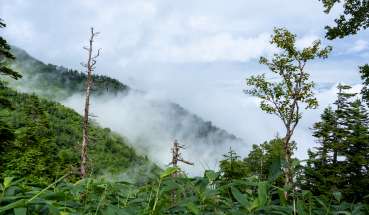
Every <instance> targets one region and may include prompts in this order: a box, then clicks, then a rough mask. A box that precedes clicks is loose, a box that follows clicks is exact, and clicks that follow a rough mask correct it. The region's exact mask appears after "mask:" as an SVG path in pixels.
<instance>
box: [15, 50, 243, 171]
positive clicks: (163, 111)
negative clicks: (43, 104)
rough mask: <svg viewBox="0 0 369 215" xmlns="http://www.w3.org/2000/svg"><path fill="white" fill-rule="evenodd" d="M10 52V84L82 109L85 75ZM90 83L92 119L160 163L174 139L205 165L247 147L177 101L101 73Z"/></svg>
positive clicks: (165, 156) (26, 55)
mask: <svg viewBox="0 0 369 215" xmlns="http://www.w3.org/2000/svg"><path fill="white" fill-rule="evenodd" d="M12 51H13V53H14V54H15V56H16V60H15V61H14V62H13V64H12V66H13V68H14V69H16V70H17V71H19V72H20V73H22V75H23V76H24V78H22V79H21V80H19V81H16V82H11V83H10V84H11V86H13V87H15V88H16V89H18V90H21V91H23V92H32V93H35V94H37V95H39V96H42V97H44V98H48V99H52V100H55V101H60V102H61V103H63V104H65V105H67V106H69V107H72V108H74V109H75V110H77V111H81V110H82V109H81V107H82V106H83V98H82V97H83V92H84V83H85V80H86V75H85V74H84V73H80V72H78V71H76V70H71V69H67V68H64V67H61V66H55V65H51V64H45V63H43V62H41V61H39V60H37V59H35V58H33V57H31V56H30V55H29V54H27V53H26V52H25V51H24V50H21V49H19V48H15V47H14V48H13V49H12ZM94 83H95V84H94V87H93V91H94V95H93V98H92V109H93V112H94V114H96V115H97V116H98V117H97V119H96V120H97V122H99V123H101V124H102V125H103V126H105V127H109V128H111V129H112V130H114V131H116V132H118V133H120V134H122V135H124V136H126V137H127V138H128V139H129V140H130V142H132V144H133V145H134V146H135V147H136V149H138V150H142V152H143V153H146V154H148V155H149V157H150V158H152V159H153V160H154V161H157V162H159V163H161V164H165V163H167V161H168V162H169V155H170V147H171V145H170V144H171V143H170V142H171V141H173V140H174V139H178V140H179V141H180V142H181V143H184V144H186V145H187V146H188V150H187V151H188V153H189V155H188V156H193V157H194V158H193V159H194V160H199V159H201V162H204V163H209V162H212V161H213V160H214V159H220V158H221V156H222V154H225V153H226V151H227V150H228V149H229V147H240V146H242V147H244V146H245V145H246V144H245V143H244V142H243V140H241V139H240V138H238V137H236V136H235V135H233V134H230V133H229V132H227V131H226V130H224V129H221V128H219V127H217V126H215V125H213V123H212V122H210V121H205V120H203V119H202V118H201V117H199V116H197V115H195V114H192V113H190V112H189V111H187V110H186V109H185V108H183V107H181V106H180V105H179V104H175V103H172V102H169V101H162V100H160V101H158V100H155V99H150V98H149V99H148V98H147V96H146V93H143V92H139V91H136V90H132V89H130V88H129V87H128V86H127V85H125V84H123V83H121V82H119V81H118V80H116V79H113V78H110V77H107V76H104V75H94ZM199 147H201V150H200V149H199ZM203 150H206V151H203Z"/></svg>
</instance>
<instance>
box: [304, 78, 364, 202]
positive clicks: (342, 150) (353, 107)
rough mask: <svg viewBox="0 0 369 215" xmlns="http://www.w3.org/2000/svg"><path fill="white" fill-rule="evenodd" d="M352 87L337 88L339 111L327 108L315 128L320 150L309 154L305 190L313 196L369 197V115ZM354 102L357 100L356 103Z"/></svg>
mask: <svg viewBox="0 0 369 215" xmlns="http://www.w3.org/2000/svg"><path fill="white" fill-rule="evenodd" d="M350 88H351V87H350V86H347V85H338V98H337V100H336V102H335V103H334V104H335V106H336V109H335V110H333V109H332V108H331V107H328V108H326V109H325V111H324V113H323V114H322V115H321V121H320V122H318V123H316V124H315V125H314V128H313V131H314V137H316V138H317V140H318V143H319V144H320V146H319V147H317V148H316V150H315V151H314V152H312V151H309V159H308V161H307V165H306V168H305V172H304V174H305V179H306V181H305V184H304V185H303V187H304V186H306V187H305V188H307V189H310V190H312V191H313V193H315V194H317V195H319V194H328V193H330V192H333V191H342V193H343V194H344V197H345V198H346V199H347V200H350V201H352V200H356V201H358V200H363V198H364V196H365V195H367V194H368V190H369V187H368V184H369V183H368V182H369V180H368V178H369V174H368V170H369V162H368V159H369V131H368V128H369V115H368V113H367V110H366V108H365V106H364V105H363V104H362V101H361V100H358V99H356V100H354V96H355V94H354V93H347V92H346V91H347V90H349V89H350ZM353 100H354V101H353Z"/></svg>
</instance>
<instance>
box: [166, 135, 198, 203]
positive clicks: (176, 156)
mask: <svg viewBox="0 0 369 215" xmlns="http://www.w3.org/2000/svg"><path fill="white" fill-rule="evenodd" d="M181 149H185V147H184V145H180V144H179V143H178V141H177V140H174V142H173V148H172V162H170V163H169V165H172V166H173V167H178V163H179V162H182V163H185V164H188V165H193V163H192V162H190V161H186V160H184V159H183V158H182V155H181V153H180V150H181ZM172 176H173V177H174V178H175V177H177V176H178V171H176V172H174V173H173V174H172ZM176 198H177V191H176V189H174V190H173V191H172V205H174V204H175V203H176Z"/></svg>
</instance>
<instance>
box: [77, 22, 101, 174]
mask: <svg viewBox="0 0 369 215" xmlns="http://www.w3.org/2000/svg"><path fill="white" fill-rule="evenodd" d="M98 35H99V32H94V28H91V35H90V39H89V46H88V47H83V49H85V50H86V51H87V53H88V58H87V63H81V65H82V66H83V67H85V68H86V72H87V80H86V97H85V110H84V116H83V140H82V147H81V168H80V174H81V177H82V178H84V177H85V176H86V174H87V168H86V165H87V147H88V142H89V138H88V123H89V121H88V117H89V109H90V94H91V88H92V84H93V78H92V74H93V72H94V70H95V68H96V67H95V65H96V58H97V57H98V56H99V55H100V49H98V50H97V52H96V54H95V55H93V43H94V39H95V38H96V37H97V36H98Z"/></svg>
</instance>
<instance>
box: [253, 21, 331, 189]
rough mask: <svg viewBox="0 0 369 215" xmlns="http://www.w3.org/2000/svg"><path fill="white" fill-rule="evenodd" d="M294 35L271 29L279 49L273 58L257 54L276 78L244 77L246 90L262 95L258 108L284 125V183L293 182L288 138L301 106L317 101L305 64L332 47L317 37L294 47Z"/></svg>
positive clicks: (311, 105)
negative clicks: (310, 43) (299, 47)
mask: <svg viewBox="0 0 369 215" xmlns="http://www.w3.org/2000/svg"><path fill="white" fill-rule="evenodd" d="M295 43H296V35H295V34H293V33H291V32H289V31H288V30H287V29H284V28H276V29H274V34H273V35H272V40H271V44H274V45H276V46H277V47H278V48H279V49H280V51H281V52H279V53H276V54H274V57H273V59H271V60H268V59H267V58H265V57H261V58H260V61H259V62H260V64H264V65H266V66H267V67H268V68H269V69H270V70H271V72H272V73H273V74H274V75H277V78H278V79H274V80H275V81H270V80H268V79H267V78H266V76H265V74H262V75H256V76H251V77H250V78H248V79H247V85H248V86H250V87H251V89H248V90H246V93H247V94H250V95H252V96H256V97H258V98H260V99H261V103H260V108H261V109H262V110H263V111H265V112H267V113H269V114H274V115H276V116H277V117H278V118H279V119H280V120H281V121H282V122H283V125H284V127H285V131H286V133H285V136H284V138H283V140H284V145H283V149H284V155H285V163H286V165H285V167H284V177H285V185H286V186H287V187H291V186H292V179H293V173H292V169H291V168H292V167H291V156H292V144H291V138H292V135H293V133H294V131H295V128H296V126H297V125H298V123H299V121H300V119H301V116H302V115H301V114H302V111H301V109H302V108H305V109H314V108H316V107H317V105H318V102H317V100H316V98H315V97H314V92H313V87H314V83H313V82H312V81H310V79H309V77H310V75H309V73H308V72H307V71H306V69H305V67H306V64H307V62H308V61H311V60H314V59H315V58H323V59H324V58H327V57H328V54H329V53H330V51H331V47H325V48H322V47H321V42H320V40H316V41H314V42H313V44H312V45H311V46H309V47H306V48H304V49H302V50H298V49H297V47H296V44H295Z"/></svg>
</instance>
